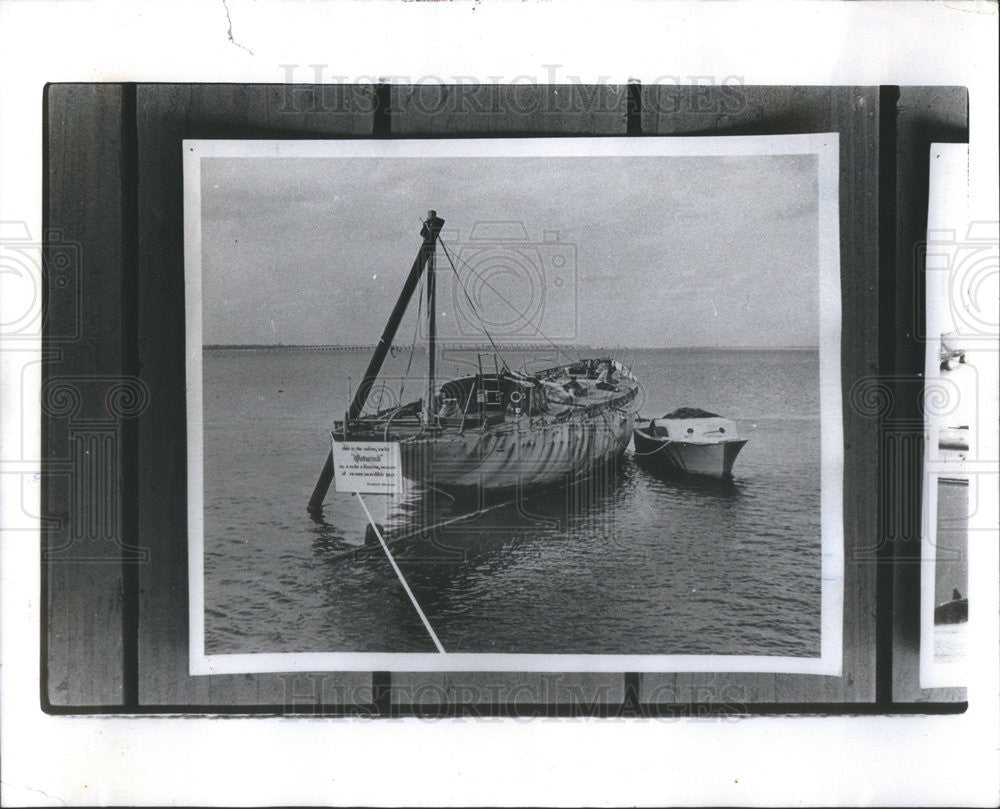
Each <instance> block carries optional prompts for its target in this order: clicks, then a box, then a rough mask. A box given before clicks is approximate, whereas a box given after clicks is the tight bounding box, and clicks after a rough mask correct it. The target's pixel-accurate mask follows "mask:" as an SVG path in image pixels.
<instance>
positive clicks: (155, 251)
mask: <svg viewBox="0 0 1000 809" xmlns="http://www.w3.org/2000/svg"><path fill="white" fill-rule="evenodd" d="M887 91H888V90H885V89H883V90H882V91H880V90H879V89H878V88H849V87H844V88H808V87H741V86H724V87H715V88H705V87H702V88H691V87H685V88H678V87H643V88H642V90H641V95H640V100H641V115H640V119H639V122H640V124H641V132H642V134H671V135H710V134H719V135H746V134H762V135H767V134H782V133H805V132H820V131H835V132H838V133H839V134H840V158H841V163H840V175H841V180H840V195H841V200H840V202H841V234H840V242H841V265H842V285H841V291H842V298H843V300H842V312H843V325H844V329H843V341H842V377H843V389H844V418H845V421H844V427H845V464H846V467H845V469H846V474H845V481H846V485H845V502H844V518H845V561H846V565H845V567H846V582H845V621H844V668H843V671H844V674H843V676H841V677H803V676H797V675H722V674H662V675H644V676H642V677H641V678H639V685H640V688H639V692H640V693H639V697H640V700H641V701H644V702H647V703H650V704H656V705H674V704H681V705H684V704H690V703H693V702H706V703H708V704H710V705H714V706H717V707H723V708H725V707H726V706H729V707H734V706H735V707H737V708H738V706H740V705H753V704H759V703H774V702H777V703H780V704H808V703H840V702H849V703H869V702H871V701H872V700H873V699H874V694H875V626H876V615H875V605H876V575H875V574H876V570H875V568H876V564H875V559H876V557H877V554H878V552H879V547H880V545H881V544H882V543H884V542H885V541H887V539H888V533H886V531H887V530H888V529H889V528H890V527H891V528H892V531H891V532H890V533H892V537H893V542H894V545H893V548H892V558H893V560H894V561H895V563H896V567H895V572H894V574H893V576H892V577H891V581H892V584H893V594H892V596H893V627H892V629H893V633H892V652H893V654H892V697H893V699H895V700H897V701H900V702H908V701H921V702H924V701H948V700H960V699H964V690H950V689H948V690H935V691H920V689H919V680H918V678H917V670H916V662H917V654H918V649H917V646H916V645H915V641H914V639H915V638H917V639H918V638H919V612H918V611H919V566H918V565H917V564H915V563H914V562H915V560H916V558H917V556H916V555H915V554H918V551H917V550H916V549H915V546H914V544H913V543H912V542H910V541H909V540H908V539H907V537H908V536H912V534H911V533H910V529H909V528H907V526H911V527H912V519H911V517H912V511H908V512H907V513H908V514H910V517H906V515H905V514H903V513H902V512H899V516H900V519H901V520H902V522H900V523H899V524H898V525H896V524H893V525H891V526H890V524H889V523H888V522H886V520H888V519H890V517H891V516H892V514H893V513H895V512H893V511H892V509H893V508H897V507H901V506H900V505H899V504H898V503H893V500H892V498H893V497H894V496H895V495H894V492H895V491H897V490H906V491H908V490H910V489H908V488H907V487H912V482H913V474H914V471H913V470H914V469H916V468H918V467H919V464H918V463H917V461H916V460H915V459H916V458H918V455H917V454H915V453H918V450H916V449H915V447H913V446H912V440H911V439H912V435H913V434H915V433H914V431H915V430H916V429H917V427H916V422H913V423H910V422H907V421H906V420H907V419H909V418H910V417H911V416H912V412H910V411H907V410H905V409H904V410H902V411H897V413H896V416H895V417H894V418H896V417H898V418H900V419H902V420H903V423H898V422H897V423H893V424H887V421H886V416H885V413H872V412H871V411H867V410H864V409H863V408H862V409H859V408H858V407H855V406H853V405H852V401H851V400H850V397H849V396H848V392H849V391H851V390H852V388H853V387H854V386H855V385H857V384H862V383H865V382H866V381H867V382H871V383H872V384H876V385H878V384H883V383H884V381H885V377H886V375H887V374H889V375H896V376H897V377H898V376H900V375H902V376H906V375H907V374H908V373H910V372H912V371H913V370H915V369H922V366H921V365H920V364H918V363H917V362H916V360H915V357H916V356H917V353H919V352H918V350H917V348H915V346H916V344H921V346H922V343H921V341H922V339H923V335H922V333H921V331H920V327H921V325H922V320H921V317H922V315H921V312H920V311H918V312H916V314H914V311H913V309H912V304H913V301H914V300H915V299H919V296H920V294H921V289H922V288H921V287H920V281H921V275H920V268H919V267H914V266H912V265H910V264H908V263H907V262H910V261H911V260H912V259H911V255H912V253H911V250H912V249H913V246H914V245H915V244H916V243H917V242H919V241H920V240H921V239H922V238H923V229H924V228H925V226H926V159H927V149H928V148H929V144H930V142H933V141H948V140H960V139H962V138H964V137H965V136H966V129H965V126H966V121H967V113H968V105H967V97H966V95H965V93H964V90H962V89H960V88H901V90H900V96H899V103H898V105H897V106H896V116H897V117H896V121H895V127H896V131H897V133H898V134H897V138H898V141H897V144H896V149H895V158H896V165H895V177H894V181H895V183H896V207H897V209H898V210H899V218H898V222H897V225H896V242H895V245H894V250H895V256H894V261H895V270H894V272H893V273H891V274H890V276H891V278H892V281H893V284H896V283H897V280H898V286H896V287H887V285H886V283H884V282H885V279H886V278H887V277H890V276H886V274H885V269H884V268H883V269H882V271H881V272H882V274H881V275H880V267H879V262H880V249H879V247H880V232H884V230H883V228H885V226H886V223H885V221H884V219H880V205H879V198H880V189H879V181H878V178H879V170H880V168H885V166H884V165H882V166H880V151H881V152H882V154H883V155H884V153H885V149H884V146H885V144H884V143H883V144H881V145H882V147H883V148H882V149H880V131H885V128H884V125H885V123H886V122H885V121H883V120H881V119H880V115H881V113H880V110H884V109H885V104H884V103H883V102H884V96H883V93H885V92H887ZM387 95H388V97H389V98H390V99H391V104H390V113H389V116H388V128H389V129H388V132H385V133H383V134H391V135H392V136H393V137H406V136H411V135H412V136H415V137H417V136H421V137H423V136H432V135H441V136H449V137H462V136H484V135H539V136H542V135H624V134H625V133H626V124H627V114H626V112H627V95H628V93H627V91H626V88H625V87H624V86H619V87H605V88H585V87H577V86H569V85H568V86H562V87H546V88H537V87H535V88H531V87H526V86H521V87H496V86H487V87H471V86H464V87H438V86H423V87H417V88H413V87H393V88H392V89H391V92H390V93H388V94H387ZM122 98H123V89H122V88H121V87H120V86H117V85H53V86H51V87H50V88H48V96H47V101H48V110H49V115H48V119H47V137H48V149H47V159H48V162H47V168H46V171H47V175H46V176H47V180H48V182H49V193H48V196H47V198H46V209H45V215H46V221H47V225H48V227H49V228H53V229H57V230H59V231H61V233H60V236H59V237H58V238H59V239H61V240H62V242H59V243H65V244H66V245H69V246H68V248H66V249H67V250H68V252H69V254H71V256H72V255H78V256H79V267H80V273H79V276H78V278H79V283H80V285H81V286H80V294H79V295H67V294H63V293H60V294H56V292H55V291H54V290H53V291H52V292H50V295H49V321H48V323H47V326H46V328H47V330H48V333H49V338H48V339H47V341H46V348H47V349H51V351H52V352H53V353H52V354H51V357H52V358H51V359H50V360H49V361H48V363H47V365H46V368H45V370H44V372H43V386H44V385H46V384H49V383H52V387H50V388H48V392H49V394H50V395H51V396H52V399H51V401H50V402H49V403H48V405H47V410H48V415H47V416H46V424H45V427H44V431H45V435H44V444H43V451H44V458H45V464H46V485H45V487H44V493H43V498H44V500H43V504H44V508H45V515H46V516H52V517H55V518H57V521H56V523H55V527H54V529H53V530H52V531H51V532H50V533H48V537H47V540H46V559H47V560H48V561H47V562H46V569H45V571H44V582H45V585H44V586H45V593H44V596H45V599H44V604H45V610H46V625H45V644H46V646H45V650H44V658H43V659H44V661H45V664H46V666H47V669H48V678H47V681H46V683H45V688H44V691H43V697H44V698H47V699H48V700H49V701H50V703H51V704H52V705H53V706H54V707H86V706H116V705H121V704H122V701H123V698H124V695H123V688H124V679H125V675H124V664H123V657H124V656H125V652H124V651H123V650H124V649H125V645H123V637H122V633H123V623H122V602H121V586H122V561H123V549H122V546H123V543H127V541H128V538H127V537H123V536H122V534H121V530H120V528H121V522H120V512H121V506H122V504H121V501H120V493H121V490H122V487H121V481H120V476H121V470H122V460H123V459H122V452H123V451H124V450H123V449H122V445H121V440H120V428H121V425H122V424H123V419H129V418H133V417H134V415H135V414H134V413H133V412H132V411H130V410H129V409H128V408H127V407H126V408H124V409H122V407H121V401H120V399H116V396H115V395H113V394H112V390H113V389H114V387H115V385H117V384H120V383H122V382H125V383H126V386H128V385H129V384H131V385H132V386H133V392H134V393H135V395H136V396H140V397H141V396H142V395H144V394H143V389H145V391H146V393H148V408H147V409H145V410H144V411H143V412H142V413H141V415H139V428H138V436H137V438H138V444H137V447H136V448H135V450H136V451H137V452H138V453H139V455H138V457H139V469H138V477H139V480H138V519H139V537H140V538H141V545H142V548H143V550H146V551H148V552H149V561H148V563H144V564H141V565H140V571H139V588H140V592H139V613H138V616H139V626H138V635H139V637H138V660H137V661H135V662H136V663H137V666H138V671H139V684H138V698H139V704H140V705H141V706H164V707H166V706H187V707H191V708H194V709H197V708H210V707H212V706H220V707H221V706H234V705H243V706H248V707H252V706H267V707H268V708H269V709H271V710H277V711H279V712H280V711H285V710H288V711H301V712H307V713H308V712H310V711H312V710H315V711H317V712H322V711H323V710H324V709H327V708H333V709H336V708H337V707H338V706H346V705H360V704H367V703H369V702H370V701H373V700H374V698H375V697H374V693H373V688H372V677H371V675H369V674H343V673H332V674H325V673H324V674H319V673H317V674H299V675H236V676H217V677H215V676H213V677H198V678H192V677H190V676H188V674H187V620H188V618H187V595H188V594H187V524H186V509H185V504H186V462H187V459H186V446H185V440H186V439H185V393H184V316H185V307H184V288H183V236H182V215H183V196H182V176H181V148H180V141H181V139H182V138H184V137H195V138H196V137H206V138H209V137H210V138H221V137H227V138H244V137H245V138H292V137H303V138H304V137H368V136H370V135H371V133H372V127H373V120H374V117H375V112H376V106H377V103H376V99H377V97H376V94H375V93H374V91H373V90H372V88H364V87H357V88H342V87H332V86H325V87H314V86H301V85H298V86H293V85H287V86H263V85H256V86H247V85H140V86H139V87H138V88H137V93H136V105H135V106H136V109H135V116H136V117H135V123H136V127H137V133H138V155H137V160H136V164H137V165H136V166H135V169H136V171H137V173H138V178H139V200H138V233H137V234H135V236H136V237H137V239H138V245H139V247H138V249H139V268H138V269H139V282H138V299H139V314H138V328H139V334H138V350H139V355H140V360H141V363H142V370H141V374H140V377H141V378H140V379H139V380H138V381H136V380H133V379H130V378H129V374H127V373H124V370H125V368H124V366H123V364H122V353H123V351H126V350H127V349H128V347H127V346H125V345H123V339H124V338H123V334H122V331H121V311H120V307H121V302H122V299H121V285H122V280H123V273H124V272H125V269H124V268H123V261H124V259H123V254H122V243H123V239H124V238H125V237H126V236H127V234H123V232H122V222H123V211H122V206H123V201H122V186H121V179H122V165H121V159H122V143H121V136H122V123H123V122H122ZM383 112H384V111H383ZM633 131H634V127H633ZM94 144H98V145H99V146H100V148H94ZM922 161H923V162H922ZM921 166H923V168H921ZM882 191H883V197H884V192H885V189H884V188H883V189H882ZM921 206H922V207H921ZM54 241H55V240H54ZM77 245H78V247H77ZM882 254H883V255H882V258H884V240H883V250H882ZM55 266H56V264H55V263H54V262H53V263H52V267H55ZM50 275H51V273H50ZM51 277H54V275H52V276H51ZM69 277H70V278H71V279H72V277H73V276H72V273H70V275H69ZM887 289H889V290H890V291H891V290H893V289H894V290H895V291H894V293H893V294H894V297H893V299H892V300H891V301H889V302H888V303H887V301H886V300H885V297H886V291H887ZM75 307H76V308H75ZM79 307H83V308H82V309H81V308H79ZM880 315H881V319H880ZM74 324H75V325H74ZM900 324H908V325H909V326H912V328H907V327H904V326H901V325H900ZM897 327H899V328H897ZM896 333H899V334H900V335H902V336H901V337H900V338H899V339H898V340H897V339H896V338H895V337H893V336H892V335H893V334H896ZM921 350H922V349H921ZM915 352H916V353H915ZM920 357H921V360H920V362H921V363H922V354H920ZM57 377H63V379H61V380H60V379H57ZM71 377H75V378H71ZM84 377H86V378H84ZM57 383H58V385H63V386H64V387H65V388H68V389H69V390H70V392H65V393H61V394H59V395H58V396H56V394H57V393H58V391H59V390H60V388H59V387H58V385H57ZM893 384H896V383H893ZM894 390H895V393H896V394H897V401H899V395H900V394H901V393H902V392H901V390H899V389H894ZM136 391H138V392H136ZM44 395H45V389H43V397H44ZM907 395H908V394H907ZM904 398H905V397H904ZM909 406H910V405H906V407H909ZM920 423H921V425H922V421H921V422H920ZM890 444H891V447H890ZM880 453H882V457H883V458H888V457H893V458H895V459H897V460H898V464H897V466H896V467H894V468H895V469H896V470H897V472H898V475H897V476H896V477H891V476H890V477H884V476H883V478H880V477H879V473H878V471H877V461H878V459H879V457H880ZM887 453H889V454H887ZM900 476H901V477H900ZM87 481H89V483H88V482H87ZM102 481H103V483H101V482H102ZM901 481H902V482H901ZM96 484H100V485H96ZM105 484H106V485H105ZM880 498H881V500H880ZM880 508H881V515H882V516H881V519H880ZM904 510H906V509H904ZM907 520H909V522H907ZM897 529H898V530H897ZM897 540H898V541H897ZM625 682H626V680H625V678H624V676H623V674H614V675H557V674H538V675H511V674H464V673H442V674H432V675H428V674H408V673H399V674H395V675H393V676H392V678H391V685H390V688H389V694H390V696H391V699H392V701H393V702H394V703H395V704H396V705H398V706H415V705H419V706H422V707H433V706H434V705H435V704H437V705H442V706H448V705H455V704H460V703H461V704H475V705H484V706H485V705H497V704H499V705H510V704H512V703H520V704H527V705H530V704H534V703H538V704H541V703H547V702H549V701H552V700H554V701H556V702H563V703H566V702H568V703H573V702H574V701H576V702H577V703H579V704H581V705H593V704H596V703H599V704H608V705H613V704H618V703H621V702H622V700H623V699H625Z"/></svg>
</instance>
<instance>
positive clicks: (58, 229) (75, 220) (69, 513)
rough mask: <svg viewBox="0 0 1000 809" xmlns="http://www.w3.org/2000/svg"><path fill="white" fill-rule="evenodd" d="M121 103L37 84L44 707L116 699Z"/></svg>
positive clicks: (91, 88) (115, 89) (122, 384)
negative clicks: (42, 100) (41, 148)
mask: <svg viewBox="0 0 1000 809" xmlns="http://www.w3.org/2000/svg"><path fill="white" fill-rule="evenodd" d="M121 103H122V93H121V88H120V87H119V86H118V85H111V84H109V85H58V84H57V85H51V86H49V87H48V88H47V91H46V107H47V120H46V132H45V134H46V138H47V152H46V155H47V171H46V178H45V179H46V183H47V195H46V208H45V220H46V241H47V242H48V244H47V245H46V248H45V251H44V252H45V263H46V278H47V284H48V286H49V289H50V291H49V293H48V294H47V297H46V309H47V312H46V319H45V325H44V337H43V345H44V349H45V356H46V361H45V363H44V368H43V379H42V420H43V439H42V440H43V446H42V453H43V455H42V457H43V469H44V471H45V477H44V486H43V495H42V498H43V501H42V502H43V519H44V520H45V524H46V525H47V526H48V528H49V530H45V529H44V528H43V553H42V559H43V566H44V571H43V582H44V587H45V594H44V595H45V598H44V601H43V603H44V607H45V619H46V620H45V623H44V631H45V637H44V641H43V642H44V644H45V645H44V654H43V663H44V666H45V669H46V670H45V672H44V674H45V682H44V685H43V699H47V701H48V703H49V705H50V706H51V707H53V708H57V709H58V708H67V707H78V706H95V707H96V706H117V705H121V704H122V703H123V698H124V694H123V651H122V649H123V646H122V592H121V586H122V575H121V574H122V558H123V554H122V544H123V535H122V525H121V505H122V501H121V493H122V485H121V484H122V481H121V468H122V453H123V447H122V442H121V422H122V417H123V412H122V410H121V408H120V405H121V404H122V400H121V399H120V398H119V397H120V395H121V392H122V391H124V390H126V388H128V387H129V386H130V385H132V386H134V384H135V382H134V380H131V381H130V380H127V379H125V378H123V376H122V365H121V355H122V332H121V324H120V319H119V316H118V315H119V308H118V307H119V306H120V301H121V294H120V292H121V283H122V254H121V240H122V239H121V236H122V234H121V222H122V211H121V202H122V190H121V176H122V175H121V137H120V135H121ZM50 520H51V522H49V521H50Z"/></svg>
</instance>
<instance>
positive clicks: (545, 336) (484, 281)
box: [438, 236, 580, 363]
mask: <svg viewBox="0 0 1000 809" xmlns="http://www.w3.org/2000/svg"><path fill="white" fill-rule="evenodd" d="M438 244H440V245H441V248H442V249H443V250H444V254H445V255H446V256H447V257H448V263H449V264H451V268H452V270H453V271H454V272H455V275H456V276H457V275H458V270H456V269H455V264H454V262H453V261H452V260H451V253H450V252H449V250H448V247H447V245H445V243H444V242H443V241H441V237H440V236H438ZM459 261H462V259H461V258H459ZM462 264H464V265H465V268H466V269H467V270H468V271H469V272H471V273H472V274H473V275H474V276H476V278H478V279H479V280H480V281H482V283H483V284H485V285H486V286H487V287H489V288H490V289H491V290H492V291H493V293H494V294H495V295H496V296H497V297H498V298H500V300H502V301H503V302H504V303H506V304H507V305H508V306H509V307H510V308H511V309H512V310H513V311H514V312H516V313H517V314H518V315H520V317H521V319H522V320H524V322H525V323H527V324H528V325H529V326H531V327H532V328H533V329H534V330H535V331H536V332H538V334H539V335H540V336H541V337H542V338H543V339H544V340H545V342H547V343H548V344H549V345H550V346H552V347H553V348H554V349H555V350H556V351H557V352H558V353H560V354H562V355H563V356H564V357H565V358H566V359H568V360H569V361H570V362H571V363H572V362H578V361H579V359H580V358H579V357H571V356H570V355H569V354H567V353H566V352H565V351H563V350H562V349H561V348H560V347H559V346H558V345H556V344H555V343H554V342H552V340H550V339H549V337H548V335H546V334H545V332H543V331H542V330H541V329H540V328H539V327H538V326H537V325H535V324H534V323H532V322H531V320H530V319H529V318H528V317H526V316H525V315H524V313H523V312H521V310H520V309H518V308H517V307H516V306H515V305H514V304H512V303H511V302H510V301H509V300H507V299H506V298H505V297H504V296H503V294H502V293H501V292H500V291H499V290H498V289H497V288H496V287H495V286H493V284H491V283H490V282H489V281H487V280H486V279H485V278H483V276H481V275H480V274H479V273H478V272H476V271H475V270H474V269H473V268H472V267H470V266H469V263H468V262H467V261H462ZM461 280H462V279H461V278H459V282H460V283H461ZM462 290H463V291H464V292H465V297H466V298H469V293H468V291H467V290H466V289H465V284H464V283H462ZM469 305H470V306H472V299H471V298H470V299H469ZM473 311H474V312H475V306H473ZM476 317H479V320H480V323H481V322H482V317H481V316H480V315H479V313H478V312H476ZM483 331H486V327H485V326H483ZM486 336H487V337H489V332H487V333H486ZM490 343H491V344H493V347H494V349H495V348H496V344H494V343H493V338H492V337H490ZM497 353H499V351H498V352H497Z"/></svg>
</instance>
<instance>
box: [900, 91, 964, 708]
mask: <svg viewBox="0 0 1000 809" xmlns="http://www.w3.org/2000/svg"><path fill="white" fill-rule="evenodd" d="M898 92H899V97H898V100H897V102H896V107H895V112H896V120H895V130H896V137H895V143H896V152H895V158H896V194H895V207H896V212H897V216H896V227H895V232H894V233H893V234H890V238H892V237H894V238H895V244H894V249H895V256H894V258H895V264H896V272H895V286H894V287H893V288H892V292H893V300H892V306H893V314H894V320H895V323H896V328H895V329H893V330H892V332H891V333H890V334H888V335H886V340H887V341H888V353H889V357H888V362H891V363H892V368H891V372H890V376H891V378H892V382H893V393H894V401H895V409H894V412H893V413H892V414H891V421H892V424H891V425H890V426H891V429H892V431H893V432H894V433H896V434H898V435H900V436H901V437H903V438H905V439H906V440H908V442H909V444H910V445H911V446H912V447H913V452H912V456H913V462H912V463H910V464H908V465H899V464H896V465H892V466H889V467H888V469H887V470H886V471H887V473H888V474H891V475H892V479H890V480H888V481H887V485H888V486H889V487H891V489H892V490H893V491H896V492H898V493H899V497H900V501H899V503H898V508H897V510H896V511H897V514H898V516H899V518H900V519H905V523H903V524H899V525H890V526H887V528H889V529H890V530H889V531H888V532H887V540H888V541H889V542H891V545H892V547H891V559H892V560H893V574H894V575H893V591H892V592H893V637H892V696H893V699H894V700H895V701H897V702H961V701H964V700H965V698H966V691H965V689H964V688H954V689H921V688H920V676H919V664H920V556H921V547H920V545H921V542H920V519H921V487H922V473H923V466H922V460H923V430H924V420H923V412H922V410H921V396H922V391H923V383H922V381H923V373H924V361H925V355H924V351H925V349H926V348H927V346H930V347H931V350H935V349H934V344H933V343H928V342H927V340H933V339H935V338H936V337H937V335H928V334H926V330H925V328H924V326H925V323H926V300H925V296H926V292H925V289H926V287H925V286H924V273H925V271H926V268H925V266H924V255H923V252H922V250H920V249H919V248H920V245H921V244H922V243H923V242H924V241H925V239H926V234H927V212H928V182H929V176H930V152H931V144H932V143H966V142H968V139H969V129H968V121H969V100H968V91H967V90H966V89H965V88H964V87H900V88H899V91H898ZM961 236H962V234H959V238H961Z"/></svg>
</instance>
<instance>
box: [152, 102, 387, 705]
mask: <svg viewBox="0 0 1000 809" xmlns="http://www.w3.org/2000/svg"><path fill="white" fill-rule="evenodd" d="M136 114H137V130H138V163H139V166H138V168H139V213H138V227H139V262H140V267H139V270H140V290H139V313H140V317H139V353H140V356H141V361H142V377H143V379H144V380H145V381H146V382H147V384H148V386H149V389H150V406H149V409H148V411H147V412H146V413H145V414H144V416H143V418H142V420H141V422H140V425H139V451H140V468H139V520H140V529H141V536H142V541H143V544H144V545H145V546H147V547H148V548H149V551H150V554H151V559H150V563H149V564H148V565H145V566H143V568H142V569H141V571H140V581H139V584H140V593H139V596H140V603H139V619H140V623H139V648H138V657H139V660H138V664H139V701H140V704H142V705H147V706H148V705H174V706H195V707H196V706H205V707H208V706H213V705H249V706H252V705H260V704H265V705H276V706H282V705H283V704H284V702H285V701H286V700H288V699H291V698H292V697H291V696H290V694H291V692H290V691H289V680H288V679H287V678H285V677H282V676H281V675H233V676H230V675H219V676H200V677H191V676H189V675H188V586H187V575H188V574H187V558H188V556H187V511H186V508H185V504H186V502H187V490H186V487H187V449H186V410H185V365H184V355H185V345H184V340H185V331H184V323H185V299H184V253H183V247H184V243H183V176H182V165H181V141H182V139H184V138H299V137H319V138H322V137H331V138H332V137H351V136H353V137H367V136H369V135H370V134H371V127H372V96H371V91H370V89H369V88H350V87H349V88H330V87H327V88H323V87H302V86H293V85H285V86H282V85H155V84H154V85H140V86H139V87H138V88H137V101H136ZM317 676H321V677H322V678H323V681H324V682H325V683H326V686H325V687H324V689H323V690H321V691H320V692H319V693H320V696H321V698H324V699H325V698H330V699H335V698H336V694H337V693H339V692H338V691H337V690H336V689H335V688H333V686H332V684H333V683H334V681H336V682H337V683H339V684H340V685H342V686H343V693H345V694H350V695H354V694H361V693H362V692H364V694H368V695H370V689H371V676H370V675H369V674H365V673H362V674H357V673H349V674H324V675H317ZM295 699H298V697H295Z"/></svg>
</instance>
